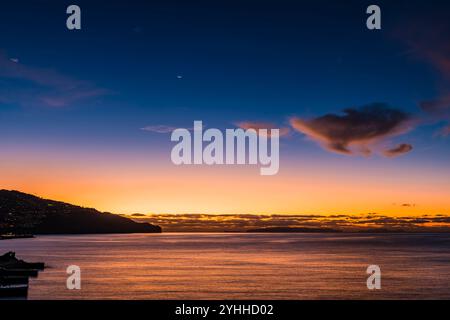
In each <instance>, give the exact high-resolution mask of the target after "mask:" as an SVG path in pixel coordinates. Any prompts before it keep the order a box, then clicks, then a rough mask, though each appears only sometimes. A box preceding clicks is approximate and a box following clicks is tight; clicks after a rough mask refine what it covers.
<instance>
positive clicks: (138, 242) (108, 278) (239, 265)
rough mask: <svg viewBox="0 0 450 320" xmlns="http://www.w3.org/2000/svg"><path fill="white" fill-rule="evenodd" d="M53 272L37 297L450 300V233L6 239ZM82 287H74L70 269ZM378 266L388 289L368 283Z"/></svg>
mask: <svg viewBox="0 0 450 320" xmlns="http://www.w3.org/2000/svg"><path fill="white" fill-rule="evenodd" d="M10 250H11V251H15V252H16V253H17V256H18V257H19V258H22V259H25V260H27V261H43V262H45V263H46V264H47V265H48V268H47V269H46V270H45V271H43V272H41V273H40V274H39V277H38V278H36V279H31V282H30V289H29V297H28V298H29V299H126V300H129V299H450V234H338V233H335V234H330V233H325V234H320V233H310V234H305V233H303V234H302V233H285V234H280V233H268V234H255V233H162V234H115V235H112V234H108V235H70V236H65V235H64V236H37V237H36V238H33V239H14V240H3V241H0V254H3V253H4V252H6V251H10ZM71 265H76V266H79V267H80V270H81V289H80V290H69V289H67V286H66V280H67V278H68V277H69V274H67V273H66V270H67V268H68V267H69V266H71ZM369 265H377V266H379V267H380V269H381V289H379V290H376V289H375V290H369V289H368V288H367V285H366V280H367V278H368V276H369V275H368V274H367V273H366V270H367V267H368V266H369Z"/></svg>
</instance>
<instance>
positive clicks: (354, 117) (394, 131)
mask: <svg viewBox="0 0 450 320" xmlns="http://www.w3.org/2000/svg"><path fill="white" fill-rule="evenodd" d="M290 123H291V125H292V127H293V128H294V129H295V130H297V131H298V132H301V133H303V134H305V135H307V136H308V137H309V138H311V139H312V140H314V141H316V142H318V143H319V144H320V145H321V146H322V147H324V148H325V149H326V150H329V151H332V152H336V153H341V154H348V155H351V154H355V152H359V153H362V154H365V155H368V154H371V153H372V150H371V147H372V145H373V144H375V143H378V142H381V141H382V140H384V139H385V138H388V137H393V136H396V135H400V134H403V133H406V132H407V131H408V130H409V129H410V128H411V125H412V119H411V117H410V116H409V115H408V114H407V113H404V112H403V111H400V110H397V109H394V108H392V107H390V106H389V105H387V104H383V103H374V104H370V105H366V106H363V107H360V108H357V109H355V108H351V109H346V110H344V113H343V114H342V115H337V114H326V115H324V116H321V117H318V118H313V119H301V118H297V117H292V118H291V119H290Z"/></svg>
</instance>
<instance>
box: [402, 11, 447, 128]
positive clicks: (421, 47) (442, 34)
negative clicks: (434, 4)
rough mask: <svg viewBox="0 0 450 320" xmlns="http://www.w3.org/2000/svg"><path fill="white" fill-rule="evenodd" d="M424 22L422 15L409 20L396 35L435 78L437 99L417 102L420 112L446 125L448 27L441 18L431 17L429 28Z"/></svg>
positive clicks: (427, 22) (445, 19) (425, 21)
mask: <svg viewBox="0 0 450 320" xmlns="http://www.w3.org/2000/svg"><path fill="white" fill-rule="evenodd" d="M427 18H429V17H427V15H426V14H424V15H423V17H414V18H411V19H410V21H414V24H413V25H411V24H410V23H408V24H405V25H403V26H402V27H400V28H399V29H398V30H397V32H396V34H397V37H398V38H399V39H400V40H401V41H403V42H405V43H406V45H407V46H408V47H409V52H410V54H411V55H413V56H415V57H416V58H418V59H420V60H422V61H424V62H426V63H427V64H428V65H430V66H431V67H432V68H433V69H434V70H435V72H436V74H437V75H438V78H437V80H438V81H437V83H438V87H437V89H438V92H439V93H438V95H437V96H436V97H434V98H432V99H427V100H423V101H421V102H419V106H420V108H421V109H422V110H423V111H425V112H426V113H427V114H428V115H430V116H431V119H432V120H433V121H442V120H445V121H446V122H447V123H449V124H450V44H449V41H448V39H449V37H450V25H449V24H448V23H447V20H448V17H446V16H445V15H442V16H441V15H439V14H438V15H434V16H433V21H434V23H432V24H430V23H429V19H427ZM405 26H407V27H405Z"/></svg>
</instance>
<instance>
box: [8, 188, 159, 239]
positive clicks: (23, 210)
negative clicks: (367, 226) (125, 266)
mask: <svg viewBox="0 0 450 320" xmlns="http://www.w3.org/2000/svg"><path fill="white" fill-rule="evenodd" d="M159 232H161V227H159V226H157V225H153V224H150V223H147V222H136V221H133V220H132V219H128V218H125V217H122V216H119V215H116V214H112V213H108V212H100V211H97V210H95V209H91V208H84V207H80V206H75V205H71V204H68V203H64V202H59V201H53V200H48V199H42V198H39V197H36V196H34V195H30V194H26V193H22V192H19V191H9V190H0V235H1V234H17V235H20V234H90V233H92V234H96V233H159Z"/></svg>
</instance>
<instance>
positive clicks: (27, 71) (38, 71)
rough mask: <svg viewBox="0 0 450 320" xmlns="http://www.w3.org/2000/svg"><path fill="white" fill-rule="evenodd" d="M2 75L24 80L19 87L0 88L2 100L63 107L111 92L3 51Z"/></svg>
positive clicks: (4, 101)
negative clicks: (30, 63)
mask: <svg viewBox="0 0 450 320" xmlns="http://www.w3.org/2000/svg"><path fill="white" fill-rule="evenodd" d="M0 78H3V79H6V80H16V81H17V80H18V81H21V82H22V84H21V85H20V86H15V87H8V86H4V87H3V88H0V101H1V102H3V103H18V104H20V105H25V106H28V105H36V104H37V105H40V106H47V107H64V106H68V105H71V104H73V103H75V102H77V101H80V100H85V99H88V98H92V97H97V96H102V95H105V94H109V93H110V91H109V90H106V89H103V88H98V87H96V86H94V85H93V84H92V83H90V82H88V81H81V80H77V79H74V78H72V77H68V76H66V75H63V74H61V73H59V72H57V71H54V70H51V69H45V68H37V67H33V66H28V65H24V64H22V63H20V62H19V59H18V58H9V57H8V56H7V54H6V53H4V52H3V51H1V50H0ZM6 84H8V82H6Z"/></svg>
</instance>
